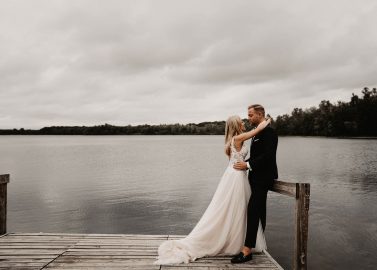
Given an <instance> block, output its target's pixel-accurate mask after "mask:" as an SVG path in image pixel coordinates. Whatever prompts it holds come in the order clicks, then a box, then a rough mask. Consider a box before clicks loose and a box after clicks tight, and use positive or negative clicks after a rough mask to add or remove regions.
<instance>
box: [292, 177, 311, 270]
mask: <svg viewBox="0 0 377 270" xmlns="http://www.w3.org/2000/svg"><path fill="white" fill-rule="evenodd" d="M309 200H310V184H307V183H297V184H296V221H295V243H294V256H293V269H295V270H306V269H307V268H308V261H307V259H308V258H307V255H308V252H307V249H308V224H309Z"/></svg>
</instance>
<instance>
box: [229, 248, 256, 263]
mask: <svg viewBox="0 0 377 270" xmlns="http://www.w3.org/2000/svg"><path fill="white" fill-rule="evenodd" d="M252 259H253V254H252V253H250V254H249V255H246V256H245V255H244V254H243V252H242V251H241V252H240V253H239V254H238V255H236V256H234V257H233V258H232V259H231V260H230V261H231V263H244V262H248V261H250V260H252Z"/></svg>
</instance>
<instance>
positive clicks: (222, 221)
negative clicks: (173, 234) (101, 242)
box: [153, 165, 267, 265]
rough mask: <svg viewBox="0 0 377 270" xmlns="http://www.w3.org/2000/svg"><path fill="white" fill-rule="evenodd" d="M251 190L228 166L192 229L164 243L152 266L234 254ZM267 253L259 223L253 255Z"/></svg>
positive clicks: (243, 174)
mask: <svg viewBox="0 0 377 270" xmlns="http://www.w3.org/2000/svg"><path fill="white" fill-rule="evenodd" d="M250 196H251V188H250V184H249V181H248V179H247V173H246V171H239V170H235V169H233V167H232V165H229V166H228V167H227V169H226V170H225V172H224V175H223V176H222V178H221V180H220V182H219V185H218V187H217V189H216V191H215V194H214V195H213V198H212V200H211V202H210V204H209V205H208V207H207V209H206V210H205V212H204V214H203V215H202V217H201V218H200V220H199V222H198V223H197V224H196V225H195V227H194V229H193V230H192V231H191V232H190V233H189V234H188V235H187V236H186V237H185V238H182V239H179V240H167V241H164V242H163V243H162V244H161V245H160V246H159V248H158V256H157V257H156V259H157V261H155V262H154V263H153V264H159V265H164V264H178V263H189V262H193V261H195V260H196V259H197V258H201V257H205V256H215V255H235V254H238V253H239V252H240V251H241V249H242V247H243V244H244V241H245V237H246V222H247V208H248V202H249V199H250ZM265 249H267V247H266V240H265V237H264V233H263V230H262V226H261V223H260V222H259V228H258V234H257V242H256V246H255V249H254V250H255V251H262V250H265Z"/></svg>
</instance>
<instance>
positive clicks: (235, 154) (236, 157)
mask: <svg viewBox="0 0 377 270" xmlns="http://www.w3.org/2000/svg"><path fill="white" fill-rule="evenodd" d="M248 153H249V148H248V147H247V144H246V143H245V142H243V144H242V147H241V149H240V151H237V150H236V147H235V146H234V137H233V138H232V141H231V143H230V160H229V164H234V163H236V162H237V161H245V158H246V156H247V154H248Z"/></svg>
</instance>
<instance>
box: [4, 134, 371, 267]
mask: <svg viewBox="0 0 377 270" xmlns="http://www.w3.org/2000/svg"><path fill="white" fill-rule="evenodd" d="M222 144H223V137H222V136H150V137H149V136H129V137H127V136H104V137H102V136H88V137H85V136H1V137H0V149H1V153H2V155H0V172H1V173H10V174H11V183H10V185H9V186H8V190H9V194H8V203H9V204H8V231H12V232H16V231H19V232H40V231H42V232H77V233H147V234H187V233H189V232H190V231H191V229H192V228H193V226H194V225H195V224H196V223H197V221H198V220H199V218H200V216H201V215H202V214H203V212H204V211H205V209H206V207H207V206H208V204H209V202H210V200H211V198H212V195H213V194H214V192H215V189H216V187H217V184H218V182H219V180H220V177H221V175H222V173H223V171H224V169H225V167H226V164H227V159H226V157H225V156H224V154H223V145H222ZM376 151H377V141H375V140H346V139H325V138H297V137H282V138H280V139H279V148H278V167H279V176H280V179H281V180H285V181H295V182H296V181H298V182H309V183H311V205H310V217H309V247H308V250H309V266H310V268H311V269H337V268H345V269H361V268H362V269H374V266H375V265H376V263H377V261H376V256H374V253H375V252H376V251H377V248H376V244H375V243H376V241H377V225H376V224H377V222H376V221H377V214H376V213H377V211H376V210H377V209H376V206H375V202H376V199H377V170H376V165H375V164H377V163H376V161H377V155H376V154H375V153H376ZM267 215H268V220H267V231H266V237H267V241H268V249H269V251H270V253H271V254H272V255H273V256H274V257H275V258H276V259H277V260H278V261H279V263H281V264H282V265H283V266H284V267H286V268H290V265H291V256H292V252H293V221H294V219H293V217H294V200H292V199H290V198H288V197H285V196H281V195H278V194H273V193H269V199H268V210H267Z"/></svg>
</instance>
